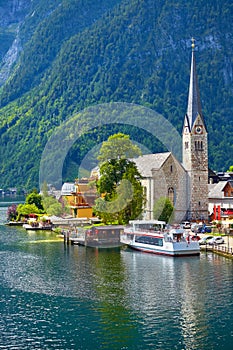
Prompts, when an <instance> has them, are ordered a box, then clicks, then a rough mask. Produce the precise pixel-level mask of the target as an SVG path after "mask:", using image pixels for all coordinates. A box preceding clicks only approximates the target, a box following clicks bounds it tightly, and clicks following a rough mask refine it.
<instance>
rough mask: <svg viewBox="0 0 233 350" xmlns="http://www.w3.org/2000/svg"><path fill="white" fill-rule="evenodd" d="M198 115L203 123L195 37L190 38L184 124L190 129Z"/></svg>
mask: <svg viewBox="0 0 233 350" xmlns="http://www.w3.org/2000/svg"><path fill="white" fill-rule="evenodd" d="M198 115H199V116H200V117H201V119H202V121H203V124H204V120H203V116H202V109H201V101H200V93H199V87H198V81H197V73H196V61H195V39H194V38H192V59H191V70H190V80H189V95H188V107H187V113H186V116H185V126H186V127H187V126H188V128H189V131H191V130H192V128H193V124H194V122H195V120H196V118H197V116H198Z"/></svg>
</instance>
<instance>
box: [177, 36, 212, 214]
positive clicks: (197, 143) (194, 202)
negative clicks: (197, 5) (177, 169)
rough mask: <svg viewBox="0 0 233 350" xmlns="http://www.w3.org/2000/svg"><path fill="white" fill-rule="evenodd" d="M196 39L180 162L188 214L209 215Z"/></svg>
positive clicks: (206, 147) (206, 166) (203, 122)
mask: <svg viewBox="0 0 233 350" xmlns="http://www.w3.org/2000/svg"><path fill="white" fill-rule="evenodd" d="M194 42H195V40H194V39H192V60H191V72H190V81H189V94H188V107H187V113H186V115H185V118H184V127H183V166H184V168H185V169H186V171H187V188H188V196H187V200H188V203H187V218H188V219H189V220H203V219H204V220H207V218H208V138H207V130H206V126H205V121H204V117H203V115H202V110H201V102H200V95H199V88H198V82H197V73H196V62H195V44H194Z"/></svg>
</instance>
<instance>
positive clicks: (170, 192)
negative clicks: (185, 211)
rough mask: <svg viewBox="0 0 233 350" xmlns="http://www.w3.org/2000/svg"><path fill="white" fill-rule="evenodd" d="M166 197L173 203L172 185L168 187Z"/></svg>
mask: <svg viewBox="0 0 233 350" xmlns="http://www.w3.org/2000/svg"><path fill="white" fill-rule="evenodd" d="M168 199H169V200H170V202H171V203H172V204H173V205H174V199H175V196H174V188H173V187H169V189H168Z"/></svg>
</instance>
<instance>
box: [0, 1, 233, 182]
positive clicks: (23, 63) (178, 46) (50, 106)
mask: <svg viewBox="0 0 233 350" xmlns="http://www.w3.org/2000/svg"><path fill="white" fill-rule="evenodd" d="M1 3H2V2H1V1H0V9H1V6H2V4H1ZM46 3H47V5H46ZM24 11H25V13H26V14H24V16H22V17H21V18H20V21H19V24H18V27H17V28H18V30H17V35H18V40H19V42H20V53H19V55H18V58H17V59H16V61H15V63H14V64H13V65H12V67H11V70H10V74H9V77H8V79H7V80H6V81H5V82H4V83H3V85H2V88H1V92H0V104H1V109H0V135H1V141H0V142H1V148H0V157H1V170H0V186H1V187H5V186H9V185H11V186H14V185H15V186H19V185H21V186H26V187H27V188H31V187H32V186H36V187H37V186H38V172H39V164H40V158H41V154H42V151H43V148H44V146H45V144H46V141H47V140H48V137H49V136H50V135H51V134H52V132H53V130H54V128H55V127H56V126H58V125H60V124H61V123H62V122H63V121H64V120H66V119H67V118H69V117H71V116H72V115H73V114H74V113H76V112H78V111H80V110H82V109H83V108H85V107H88V106H91V105H92V106H93V105H96V104H99V103H105V102H111V101H114V102H133V103H136V104H139V105H142V106H146V107H149V108H151V109H153V110H155V111H156V112H158V113H160V114H162V115H163V116H165V117H166V118H167V119H168V120H169V121H170V122H171V123H172V124H173V125H174V126H175V127H176V128H177V130H178V131H179V132H181V129H182V123H183V118H184V115H185V112H186V107H187V93H188V84H189V72H190V58H191V40H190V39H191V37H192V36H194V37H195V39H196V60H197V71H198V78H199V87H200V92H201V100H202V107H203V114H204V117H205V120H206V124H207V128H208V132H209V162H210V166H211V168H213V169H214V170H226V169H227V168H229V166H230V165H232V154H233V132H232V131H233V121H232V114H233V113H232V112H233V30H232V29H233V28H232V23H233V21H232V20H233V4H232V1H231V0H223V1H212V0H205V1H200V0H194V1H189V0H178V1H175V0H163V1H162V0H157V1H154V0H118V1H117V0H96V1H94V2H93V1H92V0H86V1H85V0H76V1H75V0H73V1H72V0H63V1H43V0H41V1H36V2H34V1H32V3H31V7H26V8H24ZM16 13H17V12H16ZM15 23H17V20H15ZM6 28H7V29H5V31H7V32H9V30H10V29H9V28H10V26H8V27H6ZM14 35H15V32H12V39H11V41H12V42H13V38H14ZM9 43H10V41H9V42H8V44H7V41H5V44H4V40H3V44H2V45H3V46H4V45H5V49H4V47H3V46H2V47H1V48H0V52H4V50H5V51H6V48H7V47H8V46H9V45H10V44H9ZM3 61H4V55H3V59H2V65H3ZM101 133H102V134H101V139H104V138H107V137H108V136H109V135H108V134H109V130H108V131H107V130H102V132H101ZM132 133H134V130H133V129H132V130H131V138H133V137H132V136H133V135H132ZM135 133H136V131H135ZM147 137H148V135H145V143H146V141H147V140H146V139H147ZM96 138H98V140H100V137H99V136H97V133H95V132H94V133H93V134H92V135H89V136H87V137H86V138H85V137H84V138H83V140H84V141H83V145H75V147H74V149H73V151H71V152H70V153H69V157H68V159H66V162H65V168H66V169H65V170H64V179H65V180H67V179H70V180H73V176H74V172H75V170H73V172H70V173H69V171H68V169H71V168H73V169H75V167H74V165H75V164H76V163H78V162H80V157H79V158H77V157H76V154H77V153H79V155H80V156H84V155H85V152H87V151H88V150H89V149H90V147H92V145H94V144H95V143H96ZM135 139H137V136H136V135H135ZM141 142H142V141H141ZM152 143H153V146H152V148H153V151H154V152H156V151H161V150H164V149H163V147H162V145H160V144H159V143H158V142H155V140H153V141H152ZM77 149H78V150H79V151H78V152H77Z"/></svg>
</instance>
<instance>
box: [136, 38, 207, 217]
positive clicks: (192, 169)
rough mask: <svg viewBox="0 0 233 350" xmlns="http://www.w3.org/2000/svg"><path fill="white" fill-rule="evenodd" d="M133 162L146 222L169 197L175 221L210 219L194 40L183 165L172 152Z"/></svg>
mask: <svg viewBox="0 0 233 350" xmlns="http://www.w3.org/2000/svg"><path fill="white" fill-rule="evenodd" d="M134 162H135V163H136V165H137V167H138V170H139V172H140V173H141V175H142V177H143V179H142V185H143V187H144V189H145V196H146V205H145V208H144V215H143V216H144V219H147V220H149V219H153V208H154V206H155V203H156V201H157V200H158V199H159V198H160V197H168V198H169V199H170V200H171V202H172V203H173V205H174V207H175V213H174V221H175V222H177V223H179V222H181V221H182V220H189V221H197V220H199V221H207V220H208V139H207V128H206V124H205V120H204V117H203V114H202V109H201V102H200V94H199V88H198V80H197V72H196V62H195V44H194V39H192V58H191V69H190V83H189V92H188V103H187V112H186V114H185V116H184V123H183V131H182V163H181V162H179V161H178V160H177V159H176V158H175V157H174V155H173V154H172V153H171V152H165V153H157V154H146V155H143V156H140V157H138V158H136V159H134Z"/></svg>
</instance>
